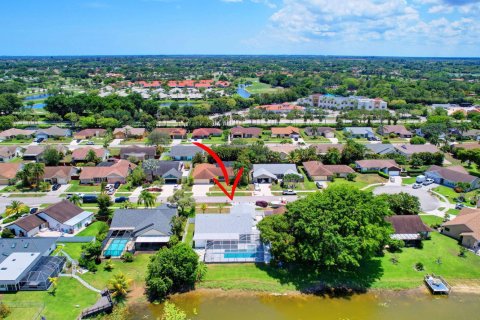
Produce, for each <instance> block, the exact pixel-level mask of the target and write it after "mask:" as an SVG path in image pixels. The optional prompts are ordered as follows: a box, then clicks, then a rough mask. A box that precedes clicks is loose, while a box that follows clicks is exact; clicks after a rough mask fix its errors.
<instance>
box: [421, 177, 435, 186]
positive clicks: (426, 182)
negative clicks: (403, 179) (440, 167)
mask: <svg viewBox="0 0 480 320" xmlns="http://www.w3.org/2000/svg"><path fill="white" fill-rule="evenodd" d="M434 182H435V181H434V180H433V179H426V180H425V181H423V185H424V186H428V185H431V184H432V183H434Z"/></svg>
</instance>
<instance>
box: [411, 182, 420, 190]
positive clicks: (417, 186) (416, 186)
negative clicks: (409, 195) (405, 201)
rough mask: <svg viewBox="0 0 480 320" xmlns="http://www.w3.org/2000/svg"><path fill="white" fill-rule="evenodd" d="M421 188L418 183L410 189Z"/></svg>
mask: <svg viewBox="0 0 480 320" xmlns="http://www.w3.org/2000/svg"><path fill="white" fill-rule="evenodd" d="M421 187H422V185H421V184H420V183H414V184H413V186H412V188H413V189H420V188H421Z"/></svg>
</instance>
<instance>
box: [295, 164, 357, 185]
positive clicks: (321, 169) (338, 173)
mask: <svg viewBox="0 0 480 320" xmlns="http://www.w3.org/2000/svg"><path fill="white" fill-rule="evenodd" d="M303 168H304V169H305V173H306V174H307V176H308V177H309V178H310V179H312V180H313V181H329V180H332V178H335V177H342V178H345V177H346V176H347V175H348V174H349V173H354V172H355V171H354V170H353V169H352V168H350V167H349V166H346V165H343V164H342V165H325V164H323V163H321V162H320V161H307V162H304V163H303Z"/></svg>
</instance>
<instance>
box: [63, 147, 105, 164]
mask: <svg viewBox="0 0 480 320" xmlns="http://www.w3.org/2000/svg"><path fill="white" fill-rule="evenodd" d="M90 150H92V151H93V152H94V153H95V156H96V157H97V158H98V159H100V161H106V160H107V159H108V157H109V155H110V152H109V151H108V150H107V149H104V148H93V147H84V148H78V149H75V150H73V151H72V162H73V163H75V162H85V161H87V155H88V154H89V152H90Z"/></svg>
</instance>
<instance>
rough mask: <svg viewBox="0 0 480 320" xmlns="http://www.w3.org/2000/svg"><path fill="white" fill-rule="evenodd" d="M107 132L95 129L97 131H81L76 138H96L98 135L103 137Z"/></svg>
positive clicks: (76, 134)
mask: <svg viewBox="0 0 480 320" xmlns="http://www.w3.org/2000/svg"><path fill="white" fill-rule="evenodd" d="M106 132H107V130H105V129H100V128H95V129H83V130H81V131H78V132H77V133H75V135H74V137H94V136H96V135H97V133H98V135H99V136H103V135H105V133H106Z"/></svg>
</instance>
